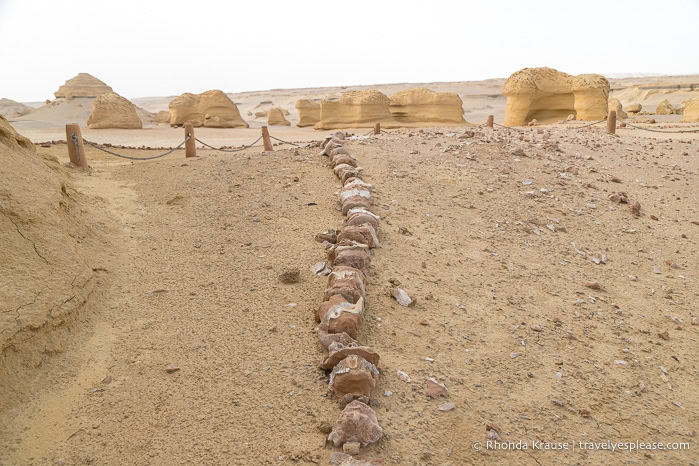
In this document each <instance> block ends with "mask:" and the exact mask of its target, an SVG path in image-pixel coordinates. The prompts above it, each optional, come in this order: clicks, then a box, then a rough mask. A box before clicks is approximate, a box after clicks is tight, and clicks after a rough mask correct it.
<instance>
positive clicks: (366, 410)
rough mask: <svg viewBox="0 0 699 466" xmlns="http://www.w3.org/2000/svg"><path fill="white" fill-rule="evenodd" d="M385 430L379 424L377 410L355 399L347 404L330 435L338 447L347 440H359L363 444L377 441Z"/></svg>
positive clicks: (329, 438)
mask: <svg viewBox="0 0 699 466" xmlns="http://www.w3.org/2000/svg"><path fill="white" fill-rule="evenodd" d="M381 435H383V430H382V429H381V427H380V426H379V422H378V420H377V418H376V412H374V410H373V409H371V408H370V407H369V406H367V405H366V404H364V403H362V402H361V401H359V400H354V401H352V402H351V403H349V404H348V405H347V406H345V409H344V410H342V414H341V415H340V417H339V418H338V420H337V421H336V422H335V426H334V427H333V430H332V432H331V433H330V435H328V440H330V441H331V442H332V443H333V445H335V446H336V447H339V446H342V445H344V444H345V443H347V442H359V443H361V444H362V446H366V445H369V444H370V443H374V442H377V441H378V440H379V439H380V438H381Z"/></svg>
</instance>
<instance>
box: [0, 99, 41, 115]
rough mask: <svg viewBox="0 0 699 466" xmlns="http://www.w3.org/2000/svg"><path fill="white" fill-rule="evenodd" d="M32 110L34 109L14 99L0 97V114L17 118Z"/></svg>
mask: <svg viewBox="0 0 699 466" xmlns="http://www.w3.org/2000/svg"><path fill="white" fill-rule="evenodd" d="M32 110H34V109H33V108H31V107H27V106H26V105H24V104H21V103H19V102H15V101H14V100H10V99H0V115H2V116H4V117H5V118H17V117H21V116H24V115H28V114H29V113H31V112H32Z"/></svg>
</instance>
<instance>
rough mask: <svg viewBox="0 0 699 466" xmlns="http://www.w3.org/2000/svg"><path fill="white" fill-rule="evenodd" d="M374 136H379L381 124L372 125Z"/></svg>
mask: <svg viewBox="0 0 699 466" xmlns="http://www.w3.org/2000/svg"><path fill="white" fill-rule="evenodd" d="M374 134H381V123H376V124H375V125H374Z"/></svg>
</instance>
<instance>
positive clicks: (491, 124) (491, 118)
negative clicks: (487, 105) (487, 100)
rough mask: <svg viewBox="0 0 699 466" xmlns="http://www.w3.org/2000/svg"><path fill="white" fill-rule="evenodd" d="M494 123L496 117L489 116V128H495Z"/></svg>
mask: <svg viewBox="0 0 699 466" xmlns="http://www.w3.org/2000/svg"><path fill="white" fill-rule="evenodd" d="M493 121H495V117H494V116H493V115H488V123H486V124H487V125H488V128H492V127H493Z"/></svg>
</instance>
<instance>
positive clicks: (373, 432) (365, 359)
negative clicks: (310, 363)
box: [316, 133, 382, 454]
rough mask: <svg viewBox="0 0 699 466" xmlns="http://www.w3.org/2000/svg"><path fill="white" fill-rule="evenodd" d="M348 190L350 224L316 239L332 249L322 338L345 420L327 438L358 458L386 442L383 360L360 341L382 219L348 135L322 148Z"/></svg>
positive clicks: (344, 198)
mask: <svg viewBox="0 0 699 466" xmlns="http://www.w3.org/2000/svg"><path fill="white" fill-rule="evenodd" d="M321 148H322V149H323V150H322V152H321V155H323V156H328V157H329V158H330V165H331V166H332V168H333V171H334V172H335V175H337V177H338V178H339V179H340V181H341V182H342V184H343V188H342V191H341V193H340V205H341V209H342V214H343V215H345V216H346V218H345V222H344V223H345V224H344V226H343V228H342V229H341V230H339V231H335V230H329V231H328V232H326V233H321V234H319V235H317V236H316V240H318V241H319V242H323V244H324V245H325V247H326V248H327V254H328V264H329V265H330V267H331V270H332V271H330V272H329V274H328V275H329V276H328V286H327V288H326V290H325V294H324V302H323V303H322V304H321V306H320V308H319V309H318V315H317V318H318V320H319V321H320V325H318V329H317V332H318V337H319V338H320V342H321V344H322V345H323V346H324V347H325V348H326V349H327V350H328V356H327V357H326V358H325V360H324V361H323V363H322V365H321V366H322V368H323V369H325V370H327V371H330V388H331V389H332V390H333V391H334V392H335V394H336V395H337V397H338V399H339V401H340V402H341V404H343V405H345V408H344V410H343V412H342V415H341V416H340V418H339V419H338V420H337V422H336V423H335V426H334V428H333V430H332V432H331V433H330V435H329V436H328V440H330V441H332V442H333V444H334V445H335V446H336V447H339V446H342V447H343V450H344V451H345V452H346V453H351V454H356V453H358V451H359V448H360V447H363V446H366V445H368V444H370V443H374V442H376V441H378V440H379V439H380V438H381V435H382V429H381V427H380V426H379V424H378V422H377V419H376V413H375V412H374V410H373V409H372V408H371V407H370V406H369V399H370V398H371V392H372V390H373V389H374V387H375V386H376V378H377V377H378V375H379V371H378V369H377V368H376V366H377V365H378V363H379V355H378V353H376V351H374V350H373V349H372V348H369V347H368V346H363V345H361V344H359V343H357V341H356V340H355V339H356V338H357V334H358V333H359V329H360V327H361V325H362V323H363V320H364V308H365V305H366V290H365V282H366V275H367V273H368V271H369V264H370V263H371V255H370V252H369V251H370V249H372V248H375V247H377V246H379V240H378V237H377V231H378V228H379V220H380V219H379V216H378V215H376V214H374V213H373V212H372V211H371V210H370V208H371V205H372V186H371V185H370V184H368V183H366V182H364V181H363V180H362V175H361V168H360V167H358V166H357V161H356V159H355V158H354V157H353V156H352V155H351V154H350V153H349V151H348V150H347V148H346V147H345V134H344V133H336V134H335V135H334V136H332V137H329V138H327V139H326V140H325V141H323V143H322V144H321Z"/></svg>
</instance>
